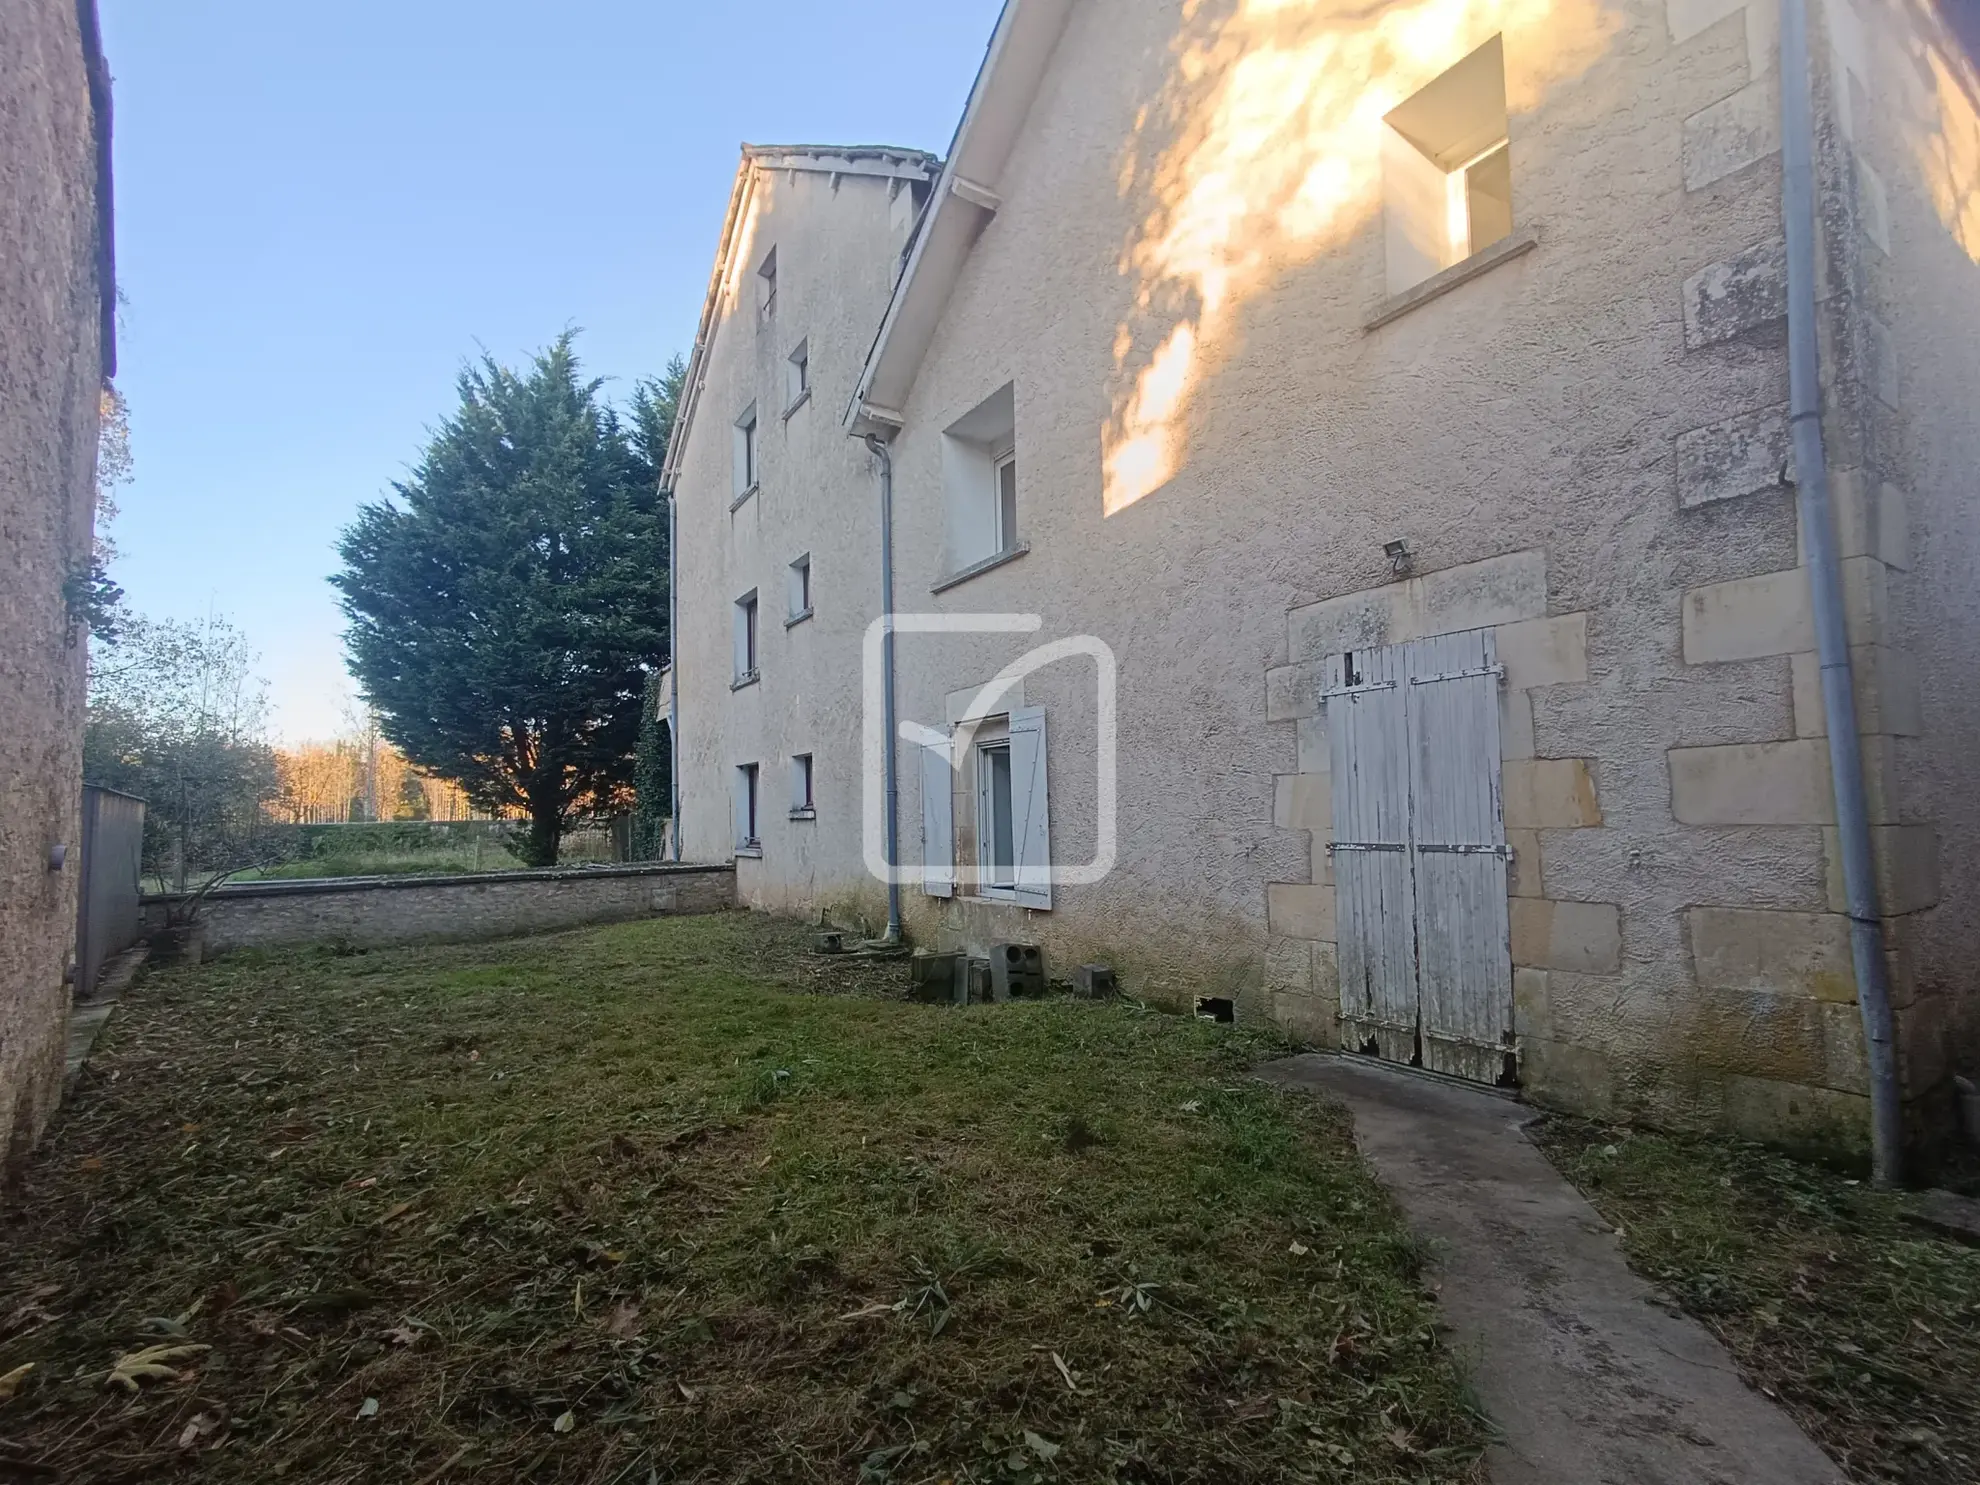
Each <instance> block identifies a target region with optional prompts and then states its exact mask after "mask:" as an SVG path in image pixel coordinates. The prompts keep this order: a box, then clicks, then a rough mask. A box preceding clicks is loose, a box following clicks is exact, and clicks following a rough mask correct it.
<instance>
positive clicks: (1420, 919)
mask: <svg viewBox="0 0 1980 1485" xmlns="http://www.w3.org/2000/svg"><path fill="white" fill-rule="evenodd" d="M1403 649H1404V655H1403V669H1404V672H1405V674H1406V676H1407V678H1408V700H1407V702H1406V703H1405V707H1404V710H1405V712H1406V714H1407V716H1408V722H1409V753H1410V845H1411V854H1412V857H1413V859H1414V868H1415V870H1414V874H1415V878H1416V902H1417V975H1418V982H1419V987H1420V991H1421V997H1422V998H1421V1010H1422V1021H1421V1027H1422V1042H1421V1055H1422V1059H1423V1065H1424V1066H1425V1067H1428V1068H1431V1069H1433V1070H1435V1071H1437V1072H1446V1073H1453V1074H1456V1075H1457V1076H1459V1077H1464V1078H1472V1079H1475V1080H1477V1081H1479V1082H1485V1083H1491V1082H1496V1081H1498V1080H1499V1079H1500V1077H1501V1076H1502V1075H1503V1074H1504V1072H1505V1064H1506V1057H1507V1054H1508V1053H1509V1052H1511V1051H1512V1049H1513V1037H1512V1030H1513V1025H1512V954H1511V945H1510V930H1509V923H1508V910H1507V903H1506V885H1507V884H1506V854H1505V817H1504V812H1503V809H1502V807H1501V801H1500V785H1499V769H1500V759H1499V674H1500V672H1499V666H1498V663H1497V653H1496V647H1495V646H1494V644H1493V641H1492V636H1491V635H1490V634H1488V633H1485V632H1483V631H1474V632H1472V633H1469V634H1452V635H1444V636H1440V637H1438V638H1436V639H1427V640H1418V641H1416V642H1414V643H1412V644H1409V645H1405V646H1404V647H1403Z"/></svg>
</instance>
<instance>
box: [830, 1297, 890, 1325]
mask: <svg viewBox="0 0 1980 1485" xmlns="http://www.w3.org/2000/svg"><path fill="white" fill-rule="evenodd" d="M896 1308H897V1307H896V1306H894V1305H890V1304H888V1303H887V1302H886V1301H885V1300H880V1299H876V1300H874V1301H873V1302H872V1303H871V1304H866V1305H862V1306H860V1307H859V1308H858V1309H856V1310H847V1311H846V1312H845V1314H843V1315H841V1316H839V1318H840V1319H841V1320H877V1319H878V1318H879V1317H880V1316H882V1315H891V1314H893V1313H894V1311H895V1309H896Z"/></svg>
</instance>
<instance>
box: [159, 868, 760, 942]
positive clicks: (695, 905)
mask: <svg viewBox="0 0 1980 1485" xmlns="http://www.w3.org/2000/svg"><path fill="white" fill-rule="evenodd" d="M178 901H180V898H179V897H177V896H176V895H172V894H166V895H161V896H154V897H147V898H146V899H145V900H144V917H145V930H146V932H148V933H149V932H155V931H156V930H158V929H159V928H162V927H163V926H164V924H165V918H166V913H167V911H168V910H169V908H170V907H171V905H172V904H173V903H175V902H178ZM735 901H736V874H735V869H734V868H733V867H730V866H671V865H645V866H607V867H586V868H582V869H577V868H572V869H552V870H549V871H510V872H491V873H484V874H481V875H477V876H461V877H344V878H337V879H325V880H322V881H307V882H241V883H236V884H232V885H229V886H225V887H219V888H216V889H215V890H214V891H213V892H212V893H211V894H210V895H209V896H208V897H207V899H206V906H205V909H204V911H203V912H202V913H201V919H202V921H203V922H204V923H205V925H206V952H207V953H209V954H223V953H226V952H227V951H228V950H230V949H247V948H257V949H261V948H278V947H282V946H284V945H290V944H342V945H347V946H349V947H351V948H356V949H375V948H384V947H386V946H388V945H391V944H415V943H468V942H473V941H476V940H480V939H494V938H510V937H514V936H517V935H520V934H526V933H549V932H554V931H555V930H557V929H560V928H578V927H582V926H583V925H585V924H587V923H617V922H625V921H628V920H630V919H634V918H657V917H668V916H672V915H674V914H684V913H719V912H722V911H724V910H725V909H728V908H731V907H734V906H735Z"/></svg>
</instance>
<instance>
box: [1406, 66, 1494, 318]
mask: <svg viewBox="0 0 1980 1485" xmlns="http://www.w3.org/2000/svg"><path fill="white" fill-rule="evenodd" d="M1383 124H1384V128H1383V131H1382V141H1383V142H1382V195H1383V216H1384V219H1385V222H1386V231H1387V238H1388V268H1389V292H1390V293H1392V294H1400V293H1401V292H1402V291H1403V290H1405V289H1410V288H1414V287H1415V286H1416V285H1417V284H1420V283H1422V282H1423V281H1424V280H1425V279H1427V278H1432V277H1434V276H1435V275H1437V274H1439V273H1441V272H1443V270H1444V269H1446V268H1450V267H1453V266H1454V265H1456V264H1458V263H1461V262H1463V261H1464V260H1465V259H1466V258H1469V257H1470V256H1472V254H1474V253H1479V252H1483V251H1484V250H1485V249H1486V248H1488V247H1490V246H1491V245H1492V244H1493V243H1495V242H1500V241H1502V240H1504V239H1505V238H1507V237H1510V236H1511V235H1512V231H1513V201H1512V155H1511V151H1510V147H1509V145H1508V141H1507V134H1508V131H1509V129H1510V121H1509V117H1508V114H1507V109H1506V54H1505V46H1504V43H1503V41H1502V39H1501V38H1499V37H1496V36H1495V37H1493V38H1492V39H1491V40H1490V41H1488V42H1486V43H1485V45H1483V46H1481V47H1480V48H1478V50H1477V51H1475V52H1473V53H1472V54H1471V55H1470V56H1468V57H1466V58H1465V59H1464V60H1463V61H1461V62H1459V63H1458V64H1457V65H1456V66H1455V67H1452V68H1451V69H1450V70H1449V71H1447V72H1445V73H1444V74H1443V75H1442V76H1441V77H1438V78H1437V79H1436V80H1435V81H1433V82H1431V83H1430V84H1429V86H1427V87H1425V88H1424V89H1422V91H1420V92H1418V93H1417V94H1416V95H1415V96H1414V97H1412V98H1410V99H1408V100H1406V101H1405V102H1404V103H1402V104H1401V105H1399V106H1398V107H1396V108H1394V109H1392V110H1390V112H1389V113H1388V114H1387V115H1386V116H1385V117H1384V119H1383Z"/></svg>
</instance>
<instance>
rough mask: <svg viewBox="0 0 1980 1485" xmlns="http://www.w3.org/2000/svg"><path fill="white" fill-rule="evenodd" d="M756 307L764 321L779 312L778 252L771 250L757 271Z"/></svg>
mask: <svg viewBox="0 0 1980 1485" xmlns="http://www.w3.org/2000/svg"><path fill="white" fill-rule="evenodd" d="M756 305H757V310H758V312H759V313H760V314H761V315H762V316H763V318H764V319H766V320H767V319H769V318H770V317H771V316H773V315H774V314H776V312H777V250H776V249H775V248H772V249H770V255H769V256H768V257H766V258H765V259H764V260H763V266H762V267H761V268H759V269H757V270H756Z"/></svg>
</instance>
